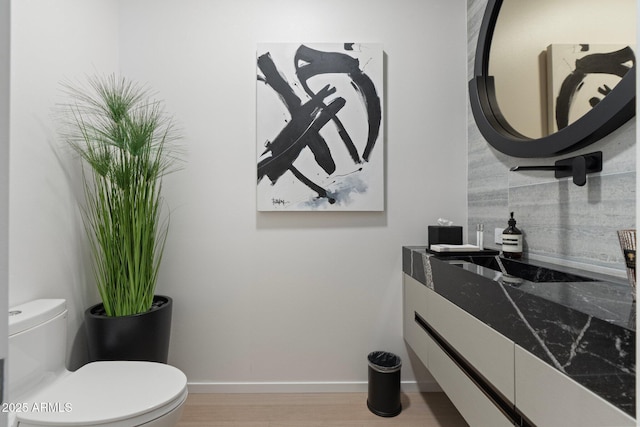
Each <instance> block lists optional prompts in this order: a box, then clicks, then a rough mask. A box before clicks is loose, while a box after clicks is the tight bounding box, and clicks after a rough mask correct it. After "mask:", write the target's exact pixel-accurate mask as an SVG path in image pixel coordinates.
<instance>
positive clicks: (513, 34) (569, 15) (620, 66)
mask: <svg viewBox="0 0 640 427" xmlns="http://www.w3.org/2000/svg"><path fill="white" fill-rule="evenodd" d="M635 39H636V2H635V0H615V1H602V0H563V1H558V0H536V1H530V0H504V2H503V4H502V8H501V9H500V14H499V16H498V19H497V23H496V27H495V32H494V35H493V39H492V42H491V52H490V57H489V75H492V76H494V77H495V86H496V97H497V101H498V105H499V107H500V110H501V112H502V113H503V115H504V117H505V119H506V120H507V121H508V122H509V124H510V125H511V126H512V127H513V128H514V129H516V130H517V131H518V132H520V133H521V134H523V135H526V136H527V137H530V138H536V139H537V138H540V137H544V136H547V135H549V134H551V133H553V132H555V131H557V129H558V126H560V128H562V127H563V126H566V125H568V124H571V123H572V122H573V121H575V120H576V119H578V118H579V117H581V116H582V114H584V113H585V112H586V111H588V110H589V109H590V108H592V107H593V105H595V104H596V103H597V102H599V100H600V99H602V98H603V97H605V96H606V95H607V93H608V92H609V91H611V90H612V89H613V87H615V85H616V84H617V82H618V81H620V79H621V78H622V76H623V75H624V74H625V73H626V72H627V70H628V69H629V68H631V66H632V65H633V64H634V62H635V59H634V51H635V45H634V43H635ZM576 60H578V62H576ZM576 64H578V66H577V69H576Z"/></svg>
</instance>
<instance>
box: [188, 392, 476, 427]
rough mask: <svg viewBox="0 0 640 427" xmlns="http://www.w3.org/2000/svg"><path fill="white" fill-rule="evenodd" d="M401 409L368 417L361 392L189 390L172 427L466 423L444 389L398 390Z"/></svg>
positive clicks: (456, 426) (453, 426) (459, 426)
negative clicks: (390, 415) (393, 413)
mask: <svg viewBox="0 0 640 427" xmlns="http://www.w3.org/2000/svg"><path fill="white" fill-rule="evenodd" d="M401 399H402V412H401V413H400V415H398V416H396V417H393V418H383V417H379V416H377V415H374V414H373V413H371V412H370V411H369V409H368V408H367V404H366V401H367V394H366V393H318V394H191V395H189V397H188V398H187V402H186V404H185V407H184V412H183V414H182V419H181V421H180V423H179V424H178V427H370V426H393V427H468V426H467V424H466V423H465V421H464V419H463V418H462V416H461V415H460V413H459V412H458V411H457V410H456V408H455V407H454V406H453V404H452V403H451V401H449V399H448V398H447V396H446V395H445V394H444V393H403V394H402V397H401Z"/></svg>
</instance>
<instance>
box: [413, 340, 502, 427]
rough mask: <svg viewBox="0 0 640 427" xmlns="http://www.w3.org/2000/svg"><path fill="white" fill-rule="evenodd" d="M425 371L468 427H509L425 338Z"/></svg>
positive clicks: (446, 358)
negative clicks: (426, 364) (426, 347)
mask: <svg viewBox="0 0 640 427" xmlns="http://www.w3.org/2000/svg"><path fill="white" fill-rule="evenodd" d="M423 339H424V340H425V341H428V348H429V355H428V357H429V371H430V372H431V374H432V375H433V377H434V378H435V379H436V381H437V382H438V384H439V385H440V387H442V389H443V390H444V392H445V393H446V394H447V396H448V397H449V399H451V402H453V404H454V405H455V407H456V408H457V409H458V411H459V412H460V413H461V414H462V416H463V417H464V419H465V420H466V421H467V422H468V423H469V425H470V426H471V427H475V426H478V427H486V426H491V427H513V425H514V424H513V422H512V421H511V419H509V418H508V417H507V416H506V415H505V414H504V413H503V412H502V411H501V410H500V409H498V407H497V406H496V405H495V404H494V403H493V402H492V401H491V400H489V399H487V396H486V394H485V392H484V391H482V390H481V389H480V388H479V387H477V386H476V384H474V382H473V381H472V380H471V379H470V378H469V377H468V376H467V375H466V374H465V373H464V372H463V371H462V370H461V369H460V368H459V367H458V365H456V363H455V362H454V361H453V360H452V359H451V358H450V357H449V356H448V355H447V354H446V353H445V352H444V351H443V350H442V349H441V348H440V346H439V345H438V344H437V343H436V342H435V341H434V340H433V339H431V337H429V336H428V335H427V336H425V337H424V338H423Z"/></svg>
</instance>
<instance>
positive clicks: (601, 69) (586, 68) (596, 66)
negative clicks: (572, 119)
mask: <svg viewBox="0 0 640 427" xmlns="http://www.w3.org/2000/svg"><path fill="white" fill-rule="evenodd" d="M580 46H581V51H583V52H585V51H588V50H589V47H588V45H580ZM634 64H635V55H634V54H633V50H631V48H630V47H629V46H627V47H625V48H622V49H620V50H617V51H615V52H610V53H594V54H591V55H587V56H584V57H582V58H580V59H576V68H575V70H574V71H573V72H571V73H570V74H569V75H568V76H567V77H566V78H565V79H564V81H563V82H562V85H561V86H560V92H559V93H558V97H557V98H556V124H557V126H558V130H560V129H563V128H565V127H567V126H568V125H569V110H570V108H571V104H572V102H573V98H574V97H575V95H576V94H577V93H578V91H580V89H581V88H582V86H583V84H584V79H585V78H586V77H587V75H589V74H611V75H615V76H618V77H620V78H622V77H624V75H625V74H626V73H627V71H629V70H630V69H631V67H632V66H633V65H634ZM598 92H599V93H600V94H601V95H602V96H603V97H604V96H606V95H607V94H608V93H609V92H611V88H610V87H608V86H607V85H603V87H601V88H598ZM600 99H601V98H599V97H597V96H594V97H592V98H590V99H589V104H590V105H591V106H592V107H593V106H595V105H596V104H598V102H600Z"/></svg>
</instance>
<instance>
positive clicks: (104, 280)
mask: <svg viewBox="0 0 640 427" xmlns="http://www.w3.org/2000/svg"><path fill="white" fill-rule="evenodd" d="M64 92H65V94H66V95H67V96H68V97H69V99H70V101H69V102H67V103H65V104H63V105H62V110H63V114H62V117H63V119H62V123H63V127H62V132H61V133H62V136H63V139H64V140H65V141H66V142H67V143H68V144H69V145H70V146H71V147H72V148H73V150H74V151H75V152H76V153H77V154H78V155H79V157H80V158H81V160H82V177H83V184H84V196H85V197H84V204H83V206H82V213H83V223H84V227H85V230H86V232H87V235H88V238H89V242H90V248H91V254H92V260H93V272H94V277H95V282H96V284H97V288H98V292H99V294H100V298H101V300H102V302H101V303H99V304H96V305H94V306H93V307H90V308H89V309H87V310H86V312H85V326H86V329H87V340H88V347H89V359H90V360H91V361H95V360H150V361H157V362H163V363H166V362H167V355H168V347H169V339H170V329H171V311H172V305H173V304H172V299H171V298H170V297H167V296H162V295H156V294H155V289H156V283H157V280H158V271H159V267H160V262H161V260H162V254H163V251H164V247H165V242H166V238H167V231H168V226H169V222H168V216H167V215H164V212H163V203H162V202H163V199H162V196H161V190H162V178H163V177H164V176H165V175H166V174H167V173H169V172H171V171H174V170H176V168H177V167H178V166H179V165H180V163H181V162H180V158H179V156H178V155H177V152H178V151H177V150H176V148H177V147H176V141H177V140H178V139H179V135H178V134H177V133H176V132H175V131H174V129H175V128H174V125H173V120H172V119H171V117H169V116H168V115H167V114H166V113H165V111H164V108H163V104H162V103H161V102H159V101H156V100H155V99H154V98H153V94H152V93H151V92H150V91H149V89H148V88H147V87H146V86H142V85H140V84H137V83H135V82H132V81H130V80H128V79H126V78H121V77H117V76H115V75H109V76H106V77H91V78H89V79H88V83H87V84H85V85H73V84H64Z"/></svg>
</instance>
